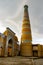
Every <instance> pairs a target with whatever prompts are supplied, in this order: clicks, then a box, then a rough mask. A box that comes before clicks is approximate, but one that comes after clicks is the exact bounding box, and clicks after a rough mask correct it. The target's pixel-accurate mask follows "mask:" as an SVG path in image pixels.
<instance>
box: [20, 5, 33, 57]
mask: <svg viewBox="0 0 43 65" xmlns="http://www.w3.org/2000/svg"><path fill="white" fill-rule="evenodd" d="M20 54H21V55H22V56H32V36H31V26H30V20H29V15H28V6H27V5H25V6H24V18H23V22H22V35H21V47H20Z"/></svg>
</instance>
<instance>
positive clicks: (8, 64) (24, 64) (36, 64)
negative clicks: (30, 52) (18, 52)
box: [0, 56, 43, 65]
mask: <svg viewBox="0 0 43 65" xmlns="http://www.w3.org/2000/svg"><path fill="white" fill-rule="evenodd" d="M0 65H43V59H37V58H36V59H33V58H32V59H31V58H29V57H20V56H19V57H18V56H16V57H6V58H0Z"/></svg>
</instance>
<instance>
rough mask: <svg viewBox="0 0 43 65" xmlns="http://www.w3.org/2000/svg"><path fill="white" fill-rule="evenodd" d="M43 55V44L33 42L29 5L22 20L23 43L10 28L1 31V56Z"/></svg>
mask: <svg viewBox="0 0 43 65" xmlns="http://www.w3.org/2000/svg"><path fill="white" fill-rule="evenodd" d="M17 55H19V56H26V57H43V45H40V44H32V34H31V25H30V20H29V14H28V6H27V5H25V6H24V17H23V21H22V35H21V43H20V45H19V41H18V37H17V36H16V34H15V33H14V32H13V31H12V30H11V29H10V28H8V27H7V28H6V31H5V32H4V33H3V34H2V33H0V57H2V56H3V57H8V56H12V57H13V56H17Z"/></svg>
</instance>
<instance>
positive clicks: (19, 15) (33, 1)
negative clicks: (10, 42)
mask: <svg viewBox="0 0 43 65" xmlns="http://www.w3.org/2000/svg"><path fill="white" fill-rule="evenodd" d="M25 4H27V5H28V6H29V7H28V11H29V17H30V24H31V31H32V43H34V44H35V43H36V44H37V43H40V44H43V0H0V32H2V33H3V32H4V31H5V29H6V27H9V28H10V29H12V30H13V31H14V32H15V33H16V35H17V36H18V38H19V40H20V37H21V26H22V20H23V10H24V8H23V7H24V5H25Z"/></svg>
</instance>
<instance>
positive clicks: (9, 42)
mask: <svg viewBox="0 0 43 65" xmlns="http://www.w3.org/2000/svg"><path fill="white" fill-rule="evenodd" d="M12 45H13V40H12V39H9V41H8V56H10V57H11V56H12Z"/></svg>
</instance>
